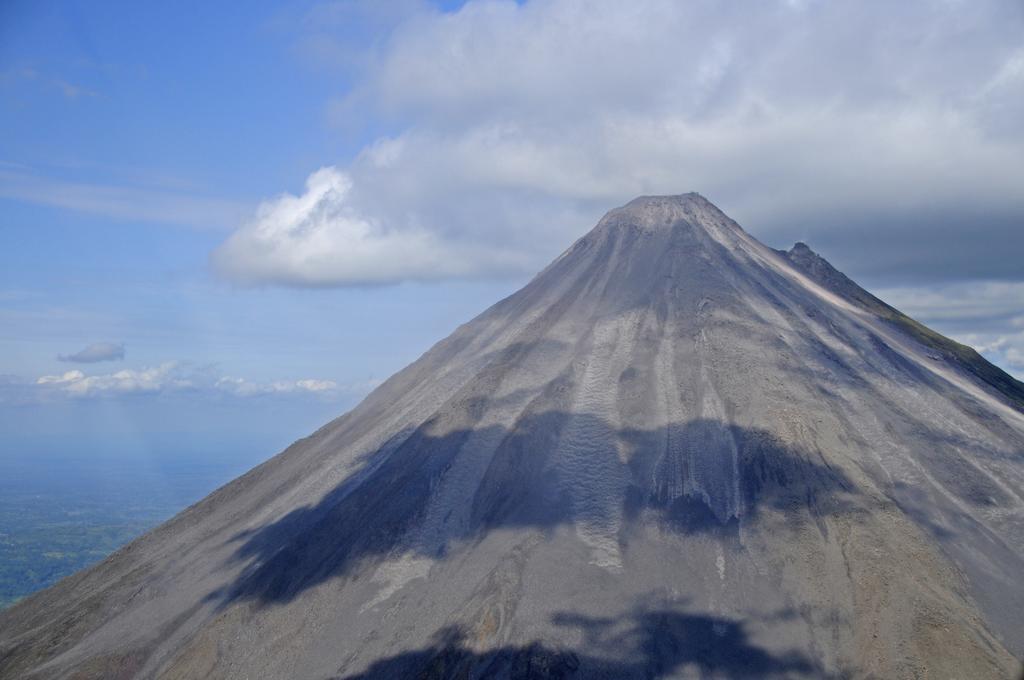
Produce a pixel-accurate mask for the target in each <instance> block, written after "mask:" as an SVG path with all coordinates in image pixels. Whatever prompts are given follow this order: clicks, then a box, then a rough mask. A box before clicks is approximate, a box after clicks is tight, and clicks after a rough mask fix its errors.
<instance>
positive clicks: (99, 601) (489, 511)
mask: <svg viewBox="0 0 1024 680" xmlns="http://www.w3.org/2000/svg"><path fill="white" fill-rule="evenodd" d="M1022 489H1024V385H1022V384H1021V383H1020V382H1018V381H1016V380H1014V379H1013V378H1011V377H1010V376H1008V375H1007V374H1005V373H1003V372H1002V371H1000V370H999V369H998V368H996V367H994V366H992V365H991V364H989V363H988V362H986V361H985V360H984V359H983V358H981V357H980V356H979V355H977V354H976V353H975V352H974V351H973V350H970V349H969V348H967V347H964V346H962V345H959V344H957V343H954V342H952V341H951V340H948V339H946V338H944V337H942V336H940V335H938V334H936V333H934V332H932V331H930V330H929V329H927V328H925V327H924V326H921V325H920V324H917V323H916V322H914V321H913V320H911V319H909V318H907V317H905V316H903V315H902V314H900V313H899V312H898V311H896V310H895V309H893V308H892V307H889V306H888V305H886V304H885V303H884V302H882V301H880V300H878V299H877V298H875V297H873V296H871V295H870V294H869V293H867V292H866V291H864V290H863V289H861V288H860V287H858V286H857V285H856V284H855V283H854V282H852V281H851V280H849V279H848V278H846V277H845V276H843V275H842V274H841V273H839V272H838V271H836V270H835V269H833V268H832V267H831V266H830V265H829V264H828V262H826V261H825V260H823V259H822V258H820V257H819V256H817V255H816V254H814V253H813V251H811V250H810V249H809V248H808V247H807V246H805V245H803V244H798V245H797V246H796V247H794V248H793V249H792V250H790V251H788V252H782V251H775V250H772V249H770V248H767V247H765V246H764V245H762V244H761V243H759V242H758V241H756V240H755V239H754V238H752V237H751V236H750V235H748V234H747V233H746V232H744V231H743V230H742V229H741V228H740V227H739V225H737V224H736V223H735V222H733V221H732V220H730V219H729V218H728V217H726V216H725V215H724V214H723V213H722V212H720V211H719V210H718V209H717V208H716V207H715V206H713V205H712V204H711V203H709V202H708V201H707V200H705V199H704V198H702V197H701V196H699V195H697V194H684V195H681V196H660V197H643V198H638V199H636V200H634V201H632V202H631V203H629V204H627V205H626V206H624V207H622V208H618V209H616V210H612V211H611V212H609V213H608V214H607V215H606V216H605V217H604V218H603V219H602V220H601V221H600V223H599V224H598V225H597V226H596V227H595V228H594V229H593V230H592V231H591V232H590V233H589V234H587V235H586V236H584V237H583V238H581V239H580V240H579V241H577V242H576V243H575V244H574V245H573V246H572V247H571V248H569V249H568V250H567V251H566V252H565V253H564V254H562V255H561V256H560V257H559V258H558V259H557V260H555V261H554V262H553V263H552V264H551V265H549V266H548V267H547V268H546V269H545V270H544V271H542V272H541V273H540V274H539V275H537V277H536V278H534V279H533V281H531V282H530V283H529V284H528V285H527V286H526V287H524V288H523V289H522V290H520V291H519V292H517V293H515V294H514V295H512V296H510V297H508V298H506V299H504V300H502V301H501V302H499V303H497V304H496V305H494V306H493V307H491V308H490V309H488V310H487V311H486V312H484V313H483V314H481V315H480V316H478V317H477V318H475V319H473V320H472V321H470V322H469V323H467V324H465V325H463V326H461V327H460V328H458V329H457V330H456V331H455V332H454V333H453V334H452V335H450V336H449V337H448V338H446V339H445V340H443V341H441V342H439V343H438V344H437V345H436V346H434V347H433V348H432V349H431V350H430V351H428V352H427V353H426V354H424V355H423V356H422V357H421V358H420V359H419V360H417V361H416V362H415V363H413V364H412V365H410V366H408V367H407V368H405V369H404V370H402V371H400V372H399V373H397V374H396V375H395V376H393V377H392V378H391V379H389V380H388V381H387V382H385V383H384V384H383V385H381V386H380V387H379V388H378V389H377V390H375V391H374V392H373V393H372V394H371V395H370V396H369V397H367V398H366V400H365V401H363V402H362V403H361V404H360V405H359V406H358V407H356V408H355V409H354V410H352V411H351V412H349V413H347V414H345V415H343V416H341V417H340V418H338V419H337V420H335V421H333V422H331V423H329V424H327V425H326V426H324V427H323V428H321V429H320V430H319V431H317V432H316V433H314V434H313V435H312V436H310V437H308V438H306V439H302V440H300V441H298V442H296V443H295V444H293V445H292V446H290V447H289V448H288V449H287V450H285V451H284V452H282V453H281V454H279V455H278V456H276V457H275V458H273V459H271V460H269V461H267V462H266V463H264V464H262V465H260V466H259V467H257V468H255V469H254V470H252V471H251V472H249V473H247V474H246V475H244V476H242V477H240V478H238V479H237V480H235V481H233V482H231V483H230V484H228V485H226V486H224V487H223V488H221V489H219V490H218V491H216V492H215V493H213V494H211V495H210V496H209V497H207V498H206V499H204V500H202V501H201V502H199V503H197V504H196V505H194V506H192V507H191V508H189V509H187V510H185V511H184V512H182V513H181V514H180V515H178V516H177V517H175V518H174V519H172V520H170V521H169V522H167V523H165V524H164V525H162V526H160V527H159V528H157V529H155V530H154V531H152V532H150V533H148V534H146V535H144V536H142V537H141V538H139V539H137V540H136V541H134V542H132V543H130V544H129V545H127V546H126V547H124V548H123V549H121V550H119V551H118V552H116V553H115V554H113V555H112V556H110V557H109V558H108V559H106V560H105V561H103V562H102V563H100V564H98V565H96V566H94V567H92V568H90V569H87V570H85V571H83V572H80V573H78V574H76V575H74V576H72V577H70V578H67V579H65V580H63V581H61V582H60V583H58V584H57V585H56V586H54V587H52V588H50V589H48V590H45V591H43V592H41V593H38V594H36V595H34V596H32V597H30V598H28V599H26V600H24V601H22V602H20V603H19V604H17V605H15V606H14V607H12V608H11V609H9V610H8V611H5V612H3V613H0V675H2V676H3V677H12V678H13V677H23V678H58V677H75V678H91V677H96V678H100V677H102V678H128V677H141V678H149V677H160V678H198V677H214V678H219V677H230V678H434V677H437V678H481V677H497V678H574V677H581V678H582V677H586V678H593V677H606V678H633V677H636V678H669V677H700V676H714V677H815V678H818V677H886V678H910V677H915V678H916V677H942V678H945V677H961V678H967V677H970V678H1005V677H1010V676H1013V675H1015V674H1017V673H1018V672H1019V669H1020V661H1019V660H1020V658H1021V657H1022V656H1024V585H1022V582H1021V576H1022V575H1024V492H1022Z"/></svg>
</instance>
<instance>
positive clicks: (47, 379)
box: [6, 361, 374, 401]
mask: <svg viewBox="0 0 1024 680" xmlns="http://www.w3.org/2000/svg"><path fill="white" fill-rule="evenodd" d="M6 383H7V384H8V385H9V386H12V387H16V388H18V389H19V394H18V397H19V398H20V399H21V400H22V401H25V400H29V401H30V400H31V399H32V398H33V397H35V398H46V397H55V396H56V397H60V396H65V397H76V398H85V397H104V396H106V397H113V396H125V395H136V394H172V393H181V392H192V393H196V394H202V395H205V396H217V395H227V396H232V397H257V396H264V395H302V394H315V395H320V396H332V395H334V394H337V393H338V392H347V393H362V392H364V391H369V389H370V388H372V387H373V386H374V385H371V384H365V385H364V384H361V385H351V386H339V385H338V384H337V383H336V382H334V381H333V380H324V379H318V378H304V379H301V380H277V381H273V382H266V383H264V382H254V381H250V380H246V379H244V378H237V377H232V376H224V375H218V374H217V373H216V372H214V371H213V370H212V369H211V368H197V367H194V366H191V365H189V364H185V363H180V362H175V361H169V362H165V363H163V364H160V365H158V366H152V367H148V368H141V369H124V370H121V371H116V372H114V373H101V374H95V375H86V374H85V373H84V372H83V371H80V370H73V371H66V372H65V373H62V374H59V375H44V376H40V377H39V378H37V379H36V380H35V382H34V384H30V385H29V384H24V383H22V382H20V381H18V380H16V379H14V378H13V377H10V379H8V380H7V381H6Z"/></svg>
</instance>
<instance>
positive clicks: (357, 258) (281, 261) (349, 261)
mask: <svg viewBox="0 0 1024 680" xmlns="http://www.w3.org/2000/svg"><path fill="white" fill-rule="evenodd" d="M351 188H352V183H351V180H350V178H349V176H348V175H347V174H346V173H343V172H341V171H339V170H338V169H336V168H332V167H327V168H321V169H320V170H317V171H316V172H314V173H313V174H312V175H310V176H309V178H308V179H307V180H306V191H305V192H304V193H303V194H302V195H300V196H294V195H291V194H284V195H282V196H279V197H278V198H276V199H274V200H271V201H266V202H264V203H263V204H261V205H260V207H259V210H258V211H257V214H256V218H255V219H254V220H252V221H251V222H250V223H249V224H247V225H246V226H244V227H243V228H241V229H239V230H238V231H236V232H235V233H234V234H233V235H232V236H231V238H230V239H228V241H227V242H226V243H224V244H223V245H222V246H221V247H220V248H219V249H218V250H217V251H216V252H215V253H214V255H213V260H214V263H215V265H216V266H217V267H218V269H219V270H220V271H221V272H222V273H223V274H225V275H226V276H228V277H229V278H232V279H235V280H237V281H241V282H273V283H280V284H292V285H310V286H318V285H334V284H374V283H384V282H390V281H396V280H402V279H417V280H432V279H444V278H453V277H463V276H471V275H475V274H480V273H484V272H486V273H489V274H493V273H494V272H495V270H501V269H508V268H509V266H510V265H511V264H512V263H513V262H514V260H513V259H511V258H507V257H505V256H503V255H502V253H501V252H500V251H499V250H493V251H492V250H486V249H473V248H472V247H465V246H461V245H458V244H455V243H452V242H446V241H444V240H443V239H442V238H440V237H439V236H437V235H436V234H434V233H432V232H430V231H428V230H426V229H423V228H420V227H418V226H417V225H416V224H415V220H411V221H407V222H404V223H397V224H390V225H389V224H385V223H384V222H382V221H381V220H380V219H378V218H375V217H369V216H366V215H365V214H364V213H362V212H360V211H359V210H358V209H357V208H355V207H354V206H353V205H352V204H351V203H350V201H349V193H350V191H351Z"/></svg>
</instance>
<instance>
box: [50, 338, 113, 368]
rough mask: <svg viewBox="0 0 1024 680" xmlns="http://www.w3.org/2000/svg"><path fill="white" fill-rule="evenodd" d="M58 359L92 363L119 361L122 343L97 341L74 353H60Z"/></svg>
mask: <svg viewBox="0 0 1024 680" xmlns="http://www.w3.org/2000/svg"><path fill="white" fill-rule="evenodd" d="M57 359H58V360H59V361H69V362H72V363H76V364H94V363H96V362H98V361H120V360H122V359H124V343H121V344H115V343H112V342H97V343H93V344H91V345H89V346H88V347H86V348H85V349H82V350H79V351H78V352H75V353H74V354H61V355H59V356H58V357H57Z"/></svg>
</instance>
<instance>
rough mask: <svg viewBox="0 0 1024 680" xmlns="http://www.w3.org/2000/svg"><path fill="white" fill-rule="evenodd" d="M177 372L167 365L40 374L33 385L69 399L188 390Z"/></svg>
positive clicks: (176, 367) (185, 379)
mask: <svg viewBox="0 0 1024 680" xmlns="http://www.w3.org/2000/svg"><path fill="white" fill-rule="evenodd" d="M179 369H180V366H179V364H177V363H175V362H167V363H164V364H161V365H159V366H155V367H152V368H144V369H141V370H131V369H125V370H122V371H117V372H116V373H107V374H101V375H85V373H83V372H82V371H68V372H66V373H63V374H61V375H44V376H42V377H40V378H39V379H37V380H36V384H37V385H41V386H50V387H57V388H59V389H60V390H62V391H63V392H66V393H67V394H70V395H73V396H90V395H96V394H104V393H106V394H128V393H133V392H163V391H168V390H179V389H185V388H188V387H192V386H193V382H192V381H191V380H190V379H189V378H188V377H186V376H184V375H183V374H182V372H181V371H180V370H179Z"/></svg>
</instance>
